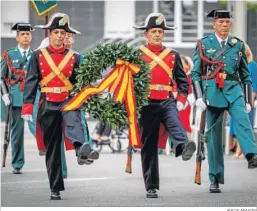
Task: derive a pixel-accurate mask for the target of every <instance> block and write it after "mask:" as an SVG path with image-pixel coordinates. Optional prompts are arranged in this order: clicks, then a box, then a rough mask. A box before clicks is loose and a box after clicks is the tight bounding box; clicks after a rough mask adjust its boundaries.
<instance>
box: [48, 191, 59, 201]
mask: <svg viewBox="0 0 257 211" xmlns="http://www.w3.org/2000/svg"><path fill="white" fill-rule="evenodd" d="M50 199H51V200H61V195H60V192H59V191H53V192H52V193H51V197H50Z"/></svg>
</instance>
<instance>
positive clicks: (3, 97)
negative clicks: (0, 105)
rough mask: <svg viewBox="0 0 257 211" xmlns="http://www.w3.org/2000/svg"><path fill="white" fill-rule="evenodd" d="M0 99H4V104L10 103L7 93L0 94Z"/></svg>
mask: <svg viewBox="0 0 257 211" xmlns="http://www.w3.org/2000/svg"><path fill="white" fill-rule="evenodd" d="M2 99H3V101H4V104H5V106H8V105H10V104H11V101H10V97H9V94H4V95H3V96H2Z"/></svg>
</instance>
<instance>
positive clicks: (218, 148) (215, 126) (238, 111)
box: [206, 97, 257, 184]
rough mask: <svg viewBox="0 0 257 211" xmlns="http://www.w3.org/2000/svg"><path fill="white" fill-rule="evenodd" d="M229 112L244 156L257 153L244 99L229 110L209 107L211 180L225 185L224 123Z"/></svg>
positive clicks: (208, 139)
mask: <svg viewBox="0 0 257 211" xmlns="http://www.w3.org/2000/svg"><path fill="white" fill-rule="evenodd" d="M225 110H227V111H228V112H229V114H230V115H231V117H232V118H233V120H234V125H235V130H236V133H237V135H238V141H239V144H240V146H241V149H242V152H243V154H244V155H246V154H248V153H256V152H257V150H256V140H255V137H254V133H253V130H252V126H251V123H250V121H249V117H248V114H247V113H246V109H245V101H244V98H243V97H239V98H237V99H236V100H235V101H234V102H233V103H230V104H229V106H228V107H227V108H217V107H211V106H208V107H207V111H206V122H207V133H206V135H207V151H208V163H209V179H210V181H211V182H214V181H215V180H216V181H217V182H219V183H220V184H224V157H223V152H224V151H223V143H222V122H223V114H224V111H225Z"/></svg>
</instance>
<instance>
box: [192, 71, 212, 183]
mask: <svg viewBox="0 0 257 211" xmlns="http://www.w3.org/2000/svg"><path fill="white" fill-rule="evenodd" d="M209 69H210V67H208V68H207V71H206V76H207V75H208V73H209V71H210V70H209ZM205 80H206V83H205V87H204V90H203V101H204V102H205V104H206V92H207V88H208V82H207V77H206V79H205ZM205 117H206V110H205V111H203V112H202V114H201V119H200V128H199V132H198V141H197V151H196V171H195V183H196V184H198V185H201V168H202V161H203V160H205V155H204V143H205V142H206V136H205V121H206V120H205Z"/></svg>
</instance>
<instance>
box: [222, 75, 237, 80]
mask: <svg viewBox="0 0 257 211" xmlns="http://www.w3.org/2000/svg"><path fill="white" fill-rule="evenodd" d="M225 80H228V81H240V79H239V77H238V76H237V75H230V74H227V75H226V78H225Z"/></svg>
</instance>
